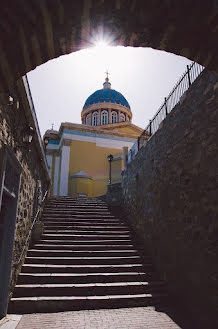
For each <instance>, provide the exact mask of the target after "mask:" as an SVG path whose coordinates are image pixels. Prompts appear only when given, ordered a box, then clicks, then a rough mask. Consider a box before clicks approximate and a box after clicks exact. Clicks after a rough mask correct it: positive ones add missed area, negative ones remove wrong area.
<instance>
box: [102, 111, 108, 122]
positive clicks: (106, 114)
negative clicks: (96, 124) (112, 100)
mask: <svg viewBox="0 0 218 329" xmlns="http://www.w3.org/2000/svg"><path fill="white" fill-rule="evenodd" d="M101 124H102V125H107V124H108V112H107V111H103V112H102V113H101Z"/></svg>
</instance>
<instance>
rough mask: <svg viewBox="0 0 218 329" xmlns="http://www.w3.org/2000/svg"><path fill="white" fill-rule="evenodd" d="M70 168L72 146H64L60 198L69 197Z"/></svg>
mask: <svg viewBox="0 0 218 329" xmlns="http://www.w3.org/2000/svg"><path fill="white" fill-rule="evenodd" d="M69 166H70V146H65V145H64V146H63V147H62V152H61V174H60V193H59V195H60V196H67V195H68V176H69Z"/></svg>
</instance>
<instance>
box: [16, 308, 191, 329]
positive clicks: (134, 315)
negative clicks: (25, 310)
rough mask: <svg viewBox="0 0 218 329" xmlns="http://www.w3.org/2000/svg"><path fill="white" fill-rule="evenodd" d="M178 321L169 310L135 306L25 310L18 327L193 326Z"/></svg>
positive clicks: (180, 328)
mask: <svg viewBox="0 0 218 329" xmlns="http://www.w3.org/2000/svg"><path fill="white" fill-rule="evenodd" d="M165 311H166V310H165ZM178 322H180V321H178V319H177V320H175V317H174V316H172V315H168V312H167V311H166V312H164V311H163V310H155V308H154V307H136V308H120V309H101V310H86V311H70V312H60V313H44V314H43V313H39V314H25V315H23V316H22V318H21V321H20V322H19V324H18V326H17V327H16V329H55V328H57V329H194V327H193V326H192V325H191V324H190V326H188V327H187V326H186V325H184V323H183V324H181V323H178Z"/></svg>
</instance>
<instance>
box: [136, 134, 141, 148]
mask: <svg viewBox="0 0 218 329" xmlns="http://www.w3.org/2000/svg"><path fill="white" fill-rule="evenodd" d="M140 137H141V135H140V136H139V137H138V139H137V140H138V151H139V148H140Z"/></svg>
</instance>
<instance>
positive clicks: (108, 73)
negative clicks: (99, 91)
mask: <svg viewBox="0 0 218 329" xmlns="http://www.w3.org/2000/svg"><path fill="white" fill-rule="evenodd" d="M105 73H106V74H107V77H106V79H108V75H109V72H108V70H107V71H106V72H105Z"/></svg>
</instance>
